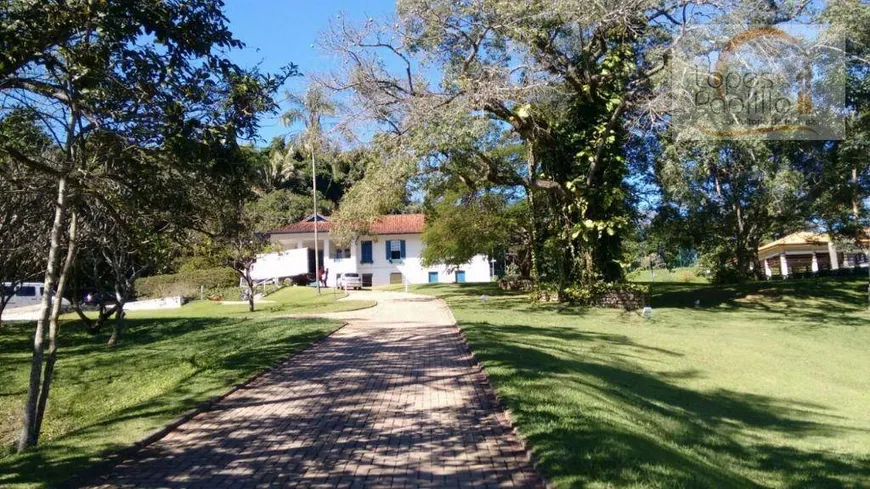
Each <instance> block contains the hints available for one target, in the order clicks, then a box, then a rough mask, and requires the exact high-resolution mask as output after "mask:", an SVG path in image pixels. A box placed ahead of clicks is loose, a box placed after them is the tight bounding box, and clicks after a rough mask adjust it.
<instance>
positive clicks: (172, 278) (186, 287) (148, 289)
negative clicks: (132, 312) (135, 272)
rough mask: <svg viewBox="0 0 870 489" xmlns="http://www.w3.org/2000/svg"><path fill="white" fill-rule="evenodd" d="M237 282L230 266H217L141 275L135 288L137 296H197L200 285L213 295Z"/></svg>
mask: <svg viewBox="0 0 870 489" xmlns="http://www.w3.org/2000/svg"><path fill="white" fill-rule="evenodd" d="M238 284H239V277H238V275H237V274H236V272H234V271H233V269H232V268H227V267H217V268H204V269H198V270H196V269H194V270H190V269H188V270H186V271H184V272H179V273H174V274H169V275H154V276H151V277H142V278H140V279H138V280H136V285H135V289H136V295H137V296H138V297H148V298H159V297H173V296H178V295H180V296H182V297H189V298H198V297H199V293H200V286H202V287H204V288H205V294H206V295H213V294H215V292H216V291H219V290H225V289H227V288H229V287H234V286H238Z"/></svg>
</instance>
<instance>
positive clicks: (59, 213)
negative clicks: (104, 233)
mask: <svg viewBox="0 0 870 489" xmlns="http://www.w3.org/2000/svg"><path fill="white" fill-rule="evenodd" d="M67 196H68V189H67V181H66V177H65V176H61V177H60V178H59V179H58V181H57V202H56V203H55V208H54V221H53V222H52V225H51V245H50V247H49V250H48V262H47V263H46V270H45V282H44V284H43V285H44V289H45V293H44V294H43V296H42V303H41V304H40V311H39V313H40V314H39V320H38V321H37V322H36V331H35V332H34V335H33V358H32V360H31V362H30V381H29V383H28V386H27V400H26V401H25V403H24V414H23V416H22V420H21V434H20V435H19V438H18V447H17V448H18V452H23V451H24V450H27V449H28V448H30V447H33V446H36V443H37V441H38V440H39V432H38V431H37V430H36V408H37V403H38V400H39V390H40V381H41V380H42V360H43V355H44V348H45V347H44V344H43V342H44V340H45V338H44V337H45V325H46V323H47V322H48V321H49V315H50V314H51V297H52V291H53V290H54V287H55V283H56V282H57V274H58V265H59V261H60V248H61V243H60V241H61V232H62V230H63V221H64V217H65V214H66V209H67Z"/></svg>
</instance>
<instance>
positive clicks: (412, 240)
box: [252, 214, 492, 287]
mask: <svg viewBox="0 0 870 489" xmlns="http://www.w3.org/2000/svg"><path fill="white" fill-rule="evenodd" d="M424 224H425V218H424V216H423V214H402V215H387V216H381V217H380V218H378V219H377V220H375V222H374V223H372V225H371V226H370V228H371V233H372V235H371V236H361V237H359V238H357V239H356V240H354V242H352V243H351V244H349V245H347V246H337V245H336V243H335V242H334V241H333V240H332V239H330V229H331V227H332V224H331V223H330V222H329V219H328V218H326V217H324V216H321V215H315V216H311V217H309V218H307V219H305V220H303V221H301V222H298V223H296V224H291V225H289V226H285V227H283V228H281V229H279V230H276V231H272V232H271V233H270V235H271V240H272V243H273V244H274V245H276V246H277V247H279V248H280V249H281V250H282V251H280V252H278V253H273V254H271V255H268V256H266V257H263V259H260V260H258V261H257V263H256V264H255V265H254V268H253V270H252V274H253V275H254V277H255V278H260V279H263V278H273V277H277V276H280V275H281V274H280V273H278V272H277V270H278V269H279V268H283V269H299V268H300V267H301V268H303V269H304V268H307V271H308V273H311V274H314V273H315V265H314V248H315V246H314V228H315V226H316V227H317V250H318V255H319V256H320V258H321V260H320V263H322V265H321V266H322V267H323V268H325V269H326V270H328V276H327V285H329V286H334V285H335V283H336V279H337V278H338V277H339V276H340V274H343V273H349V272H356V273H359V274H361V275H362V280H363V286H366V287H370V286H378V285H387V284H401V283H404V282H405V281H407V282H408V283H410V284H423V283H453V282H489V281H490V280H492V277H491V275H490V263H489V260H488V258H487V257H486V256H485V255H477V256H475V257H474V258H473V259H472V260H471V261H470V262H468V263H466V264H464V265H462V266H459V267H456V268H449V267H446V266H444V265H439V266H432V267H424V266H423V265H422V263H421V259H420V255H421V253H422V251H423V246H424V245H423V240H422V238H421V233H422V232H423V226H424ZM303 249H306V250H307V252H303V251H301V250H303ZM282 260H283V261H288V262H289V261H293V263H292V264H290V263H284V264H280V265H279V263H280V262H281V261H282ZM297 262H298V263H297Z"/></svg>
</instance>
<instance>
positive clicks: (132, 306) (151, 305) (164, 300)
mask: <svg viewBox="0 0 870 489" xmlns="http://www.w3.org/2000/svg"><path fill="white" fill-rule="evenodd" d="M183 305H184V297H181V296H175V297H161V298H160V299H149V300H144V301H133V302H128V303H126V304H124V310H125V311H152V310H157V309H178V308H179V307H181V306H183Z"/></svg>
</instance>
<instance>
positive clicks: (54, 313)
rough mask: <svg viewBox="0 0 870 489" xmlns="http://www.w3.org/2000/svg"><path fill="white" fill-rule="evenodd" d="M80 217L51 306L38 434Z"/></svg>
mask: <svg viewBox="0 0 870 489" xmlns="http://www.w3.org/2000/svg"><path fill="white" fill-rule="evenodd" d="M77 224H78V216H77V215H76V213H75V211H73V212H72V213H71V214H70V222H69V245H68V246H67V250H66V261H65V262H64V264H63V270H62V271H61V273H60V279H58V281H57V292H56V293H55V294H54V303H53V304H52V305H51V319H50V321H49V328H48V358H47V359H46V361H45V372H44V373H43V375H42V390H41V391H40V392H39V402H38V403H37V408H36V433H37V436H38V435H39V432H40V431H41V430H42V419H43V418H44V417H45V407H46V406H47V405H48V394H49V392H51V381H52V379H54V364H55V363H56V362H57V333H58V331H59V323H58V317H59V316H60V312H61V307H62V306H63V294H64V290H65V289H66V283H67V279H68V277H69V274H70V271H71V270H72V266H73V262H74V261H75V257H76V248H77V242H76V231H77Z"/></svg>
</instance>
